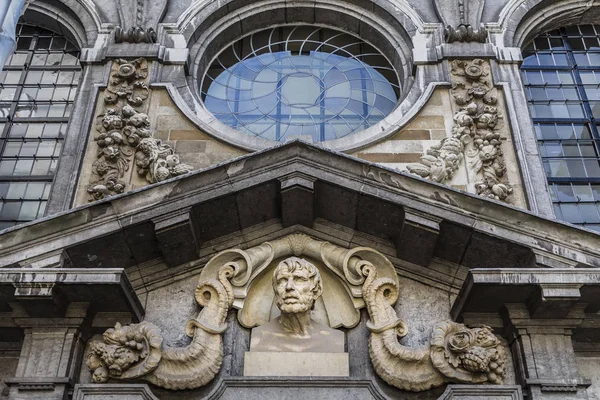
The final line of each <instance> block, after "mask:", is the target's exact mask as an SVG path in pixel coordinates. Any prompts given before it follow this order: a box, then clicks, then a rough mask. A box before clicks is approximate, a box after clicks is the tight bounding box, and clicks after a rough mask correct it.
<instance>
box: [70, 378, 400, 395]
mask: <svg viewBox="0 0 600 400" xmlns="http://www.w3.org/2000/svg"><path fill="white" fill-rule="evenodd" d="M205 399H206V400H236V399H252V400H272V399H277V400H298V399H319V400H371V399H373V400H389V398H388V397H387V396H385V395H384V394H383V393H381V391H380V390H379V388H378V387H377V386H376V385H375V384H374V383H373V382H372V381H370V380H367V379H352V378H314V377H304V378H302V377H297V378H280V377H272V378H261V377H231V378H225V379H223V380H222V381H221V382H219V384H218V385H217V386H216V388H215V389H214V390H213V391H212V392H211V393H210V394H209V395H208V396H206V398H205ZM76 400H79V399H76Z"/></svg>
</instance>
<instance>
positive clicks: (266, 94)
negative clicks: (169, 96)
mask: <svg viewBox="0 0 600 400" xmlns="http://www.w3.org/2000/svg"><path fill="white" fill-rule="evenodd" d="M374 93H377V95H375V94H374ZM396 102H397V96H396V92H395V90H394V87H393V86H392V84H390V82H388V81H387V80H386V79H385V78H384V77H383V75H381V74H380V73H379V72H377V71H376V70H375V69H373V68H372V67H370V66H368V65H366V64H364V63H362V62H361V61H359V60H357V59H355V58H345V57H342V56H339V55H335V54H329V53H321V52H314V51H313V52H311V53H310V54H309V55H294V54H292V53H291V52H276V53H264V54H260V55H257V56H255V57H251V58H248V59H245V60H242V61H240V62H238V63H237V64H235V65H233V66H232V67H229V68H228V69H226V70H225V71H223V72H222V73H221V74H220V75H219V76H218V77H217V78H216V79H215V80H214V81H213V82H212V83H211V84H210V86H209V88H208V92H207V94H206V97H205V105H206V107H207V108H208V109H209V110H210V111H211V112H212V113H213V114H215V116H216V117H217V118H218V119H219V120H221V121H222V122H223V123H226V124H228V125H230V126H232V127H234V128H236V129H239V130H241V131H243V132H245V133H248V134H252V135H257V136H261V137H264V138H268V139H272V140H285V137H286V136H289V135H306V134H308V135H311V136H312V137H313V139H314V140H316V141H320V140H330V139H335V138H339V137H343V136H345V135H348V134H350V133H352V132H354V131H357V130H360V129H365V128H367V127H368V126H370V125H371V124H373V123H377V122H378V121H380V120H381V119H382V118H383V116H384V115H387V114H389V113H390V112H391V111H392V110H393V108H394V106H395V104H396ZM231 113H233V114H235V118H231V116H230V115H229V114H231ZM371 114H376V115H377V118H369V119H367V117H369V116H370V115H371ZM341 115H344V118H342V117H341ZM264 116H268V118H264ZM336 116H337V117H336ZM332 118H334V119H336V118H337V119H336V120H335V121H331V119H332ZM267 120H268V121H270V122H267ZM242 126H243V127H244V129H241V128H240V127H242Z"/></svg>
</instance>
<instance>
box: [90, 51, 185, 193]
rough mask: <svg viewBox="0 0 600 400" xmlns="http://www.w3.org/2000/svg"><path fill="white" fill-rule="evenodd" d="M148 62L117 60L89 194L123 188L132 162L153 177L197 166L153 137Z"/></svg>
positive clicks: (101, 122) (101, 119)
mask: <svg viewBox="0 0 600 400" xmlns="http://www.w3.org/2000/svg"><path fill="white" fill-rule="evenodd" d="M147 79H148V62H147V61H146V60H145V59H143V58H138V59H135V60H133V61H126V60H122V59H120V60H117V61H116V62H115V63H114V65H113V72H112V74H111V79H110V81H109V85H108V87H107V88H106V91H105V95H104V104H105V109H104V112H103V113H101V114H100V115H99V116H98V121H99V122H98V124H97V125H96V131H97V132H98V134H97V135H96V136H95V137H94V141H95V142H96V144H97V146H98V152H97V159H96V161H94V163H93V164H92V173H93V175H94V178H95V180H94V181H93V182H91V183H90V184H89V185H88V187H87V192H88V194H89V200H90V201H93V200H100V199H103V198H105V197H106V196H111V195H116V194H120V193H123V192H124V191H125V190H126V189H127V186H128V184H127V183H126V181H127V180H128V179H126V173H127V172H129V171H130V169H131V164H132V163H133V162H134V153H135V164H136V166H137V173H138V174H139V175H140V176H143V177H145V178H146V180H147V181H148V182H149V183H156V182H160V181H163V180H165V179H168V178H171V177H174V176H178V175H182V174H186V173H188V172H190V171H191V170H192V167H191V166H189V165H186V164H181V163H180V161H179V157H177V156H176V155H175V153H174V151H173V149H172V148H171V147H170V146H169V145H166V144H163V143H162V142H161V141H160V140H159V139H155V138H153V137H152V129H151V128H150V119H149V118H148V115H147V114H146V113H145V112H142V109H144V110H145V108H147V105H146V104H145V101H146V99H147V98H148V97H149V96H150V89H149V88H148V83H147Z"/></svg>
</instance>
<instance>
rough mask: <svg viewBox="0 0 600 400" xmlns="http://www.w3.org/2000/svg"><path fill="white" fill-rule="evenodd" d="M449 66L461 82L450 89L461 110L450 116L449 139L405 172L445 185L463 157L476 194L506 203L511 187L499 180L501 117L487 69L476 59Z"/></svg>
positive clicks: (502, 169) (501, 174)
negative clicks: (450, 132) (473, 179)
mask: <svg viewBox="0 0 600 400" xmlns="http://www.w3.org/2000/svg"><path fill="white" fill-rule="evenodd" d="M451 66H452V71H451V72H452V75H454V76H455V77H460V78H461V80H458V81H455V82H453V84H452V88H451V89H450V94H451V95H452V97H453V98H454V101H455V102H456V104H457V105H459V106H461V107H460V108H459V109H458V111H457V112H456V113H455V114H454V116H453V120H454V125H453V126H452V135H451V136H450V137H447V138H444V139H442V140H441V141H440V142H439V143H438V144H436V145H433V146H432V147H431V148H430V149H428V150H427V151H426V153H425V154H424V155H423V156H422V157H421V158H420V162H419V163H414V164H409V165H408V166H407V170H408V171H409V172H411V173H413V174H416V175H419V176H421V177H423V178H426V179H430V180H432V181H435V182H440V183H445V182H447V181H448V180H450V179H451V178H452V177H453V175H454V173H455V172H456V171H457V170H458V168H459V166H460V164H461V162H462V160H463V159H464V158H465V156H466V158H467V159H469V163H468V165H469V167H470V168H471V170H472V171H473V173H474V174H475V175H476V176H477V177H478V178H479V180H478V181H477V182H476V183H475V190H476V192H477V194H479V195H481V196H485V197H489V198H493V199H496V200H502V201H506V200H507V197H508V196H509V195H510V194H511V193H512V187H511V186H510V185H509V184H508V183H504V182H503V181H502V180H501V179H502V178H503V177H504V175H505V173H506V165H505V163H504V160H503V153H502V149H501V143H502V142H501V137H500V133H499V132H498V121H499V119H500V118H502V115H501V114H500V112H499V110H498V107H497V106H496V103H497V102H498V95H497V90H496V89H495V88H494V87H493V85H492V84H491V80H490V79H489V66H488V65H487V64H486V62H485V61H484V60H480V59H475V60H473V61H470V62H469V61H462V60H455V61H453V62H452V63H451Z"/></svg>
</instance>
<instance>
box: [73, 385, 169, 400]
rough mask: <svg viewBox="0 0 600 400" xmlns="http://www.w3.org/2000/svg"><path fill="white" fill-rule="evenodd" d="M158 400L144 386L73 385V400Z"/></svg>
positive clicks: (146, 386)
mask: <svg viewBox="0 0 600 400" xmlns="http://www.w3.org/2000/svg"><path fill="white" fill-rule="evenodd" d="M113 399H114V400H117V399H118V400H158V397H156V396H154V394H152V392H151V391H150V388H149V387H148V385H145V384H139V383H138V384H133V383H132V384H95V383H91V384H83V385H80V384H78V385H75V390H74V392H73V400H113Z"/></svg>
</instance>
